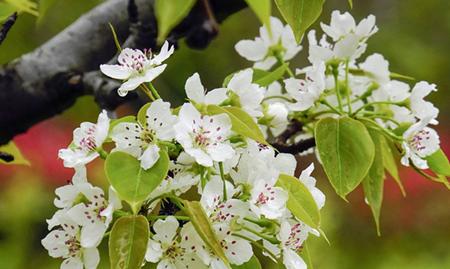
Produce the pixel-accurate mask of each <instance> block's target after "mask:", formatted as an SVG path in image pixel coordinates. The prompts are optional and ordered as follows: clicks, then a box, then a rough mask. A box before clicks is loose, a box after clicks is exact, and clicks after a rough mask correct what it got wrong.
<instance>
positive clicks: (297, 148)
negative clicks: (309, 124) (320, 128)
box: [272, 120, 316, 155]
mask: <svg viewBox="0 0 450 269" xmlns="http://www.w3.org/2000/svg"><path fill="white" fill-rule="evenodd" d="M302 129H303V124H302V123H301V122H299V121H297V120H292V121H291V122H290V124H289V125H288V127H287V128H286V130H285V131H284V132H283V133H281V134H280V135H279V136H278V137H276V139H275V141H274V143H272V146H273V147H274V148H276V149H277V150H278V151H280V152H283V153H291V154H294V155H295V154H299V153H302V152H304V151H307V150H308V149H311V148H313V147H315V146H316V141H315V139H314V137H311V138H308V139H304V140H300V141H298V142H296V143H293V144H289V143H288V140H290V139H291V138H293V137H294V136H295V135H296V134H298V133H300V132H301V131H302Z"/></svg>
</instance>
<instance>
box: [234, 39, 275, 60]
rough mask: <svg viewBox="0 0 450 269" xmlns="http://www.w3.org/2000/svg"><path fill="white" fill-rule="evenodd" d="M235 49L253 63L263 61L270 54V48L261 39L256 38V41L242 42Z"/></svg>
mask: <svg viewBox="0 0 450 269" xmlns="http://www.w3.org/2000/svg"><path fill="white" fill-rule="evenodd" d="M234 48H235V49H236V51H237V53H239V55H241V56H242V57H244V58H245V59H247V60H249V61H253V62H256V61H261V60H263V59H264V57H265V56H266V55H267V52H268V47H267V46H266V45H265V44H264V41H263V40H262V39H261V38H255V40H241V41H239V42H238V43H237V44H236V45H235V46H234Z"/></svg>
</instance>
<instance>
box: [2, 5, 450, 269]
mask: <svg viewBox="0 0 450 269" xmlns="http://www.w3.org/2000/svg"><path fill="white" fill-rule="evenodd" d="M100 2H101V1H98V0H77V1H73V0H72V1H68V0H56V4H55V5H53V6H52V7H51V8H50V9H48V10H47V11H46V12H45V16H44V17H43V18H39V19H37V18H36V17H33V16H31V15H27V14H22V15H21V16H20V18H19V20H18V22H17V24H16V25H15V26H14V27H13V29H12V31H11V32H10V34H9V37H8V38H7V40H6V41H5V42H4V43H3V44H2V46H1V47H0V64H3V63H7V62H9V61H11V60H13V59H14V58H16V57H19V56H20V55H22V54H24V53H26V52H28V51H30V50H32V49H33V48H35V47H37V46H38V45H39V44H41V43H43V42H45V41H46V40H48V39H49V38H51V37H52V36H53V35H55V34H56V33H58V32H59V31H61V30H62V29H64V28H65V27H66V26H67V25H68V24H70V23H71V22H72V21H74V20H76V19H77V18H78V17H79V16H80V15H82V14H83V13H84V12H86V11H88V10H89V9H91V8H92V7H94V6H95V5H96V4H98V3H100ZM353 2H354V8H353V10H352V14H353V15H354V16H355V18H356V19H357V20H358V21H359V20H360V19H362V18H363V17H365V16H367V15H368V14H374V15H376V16H377V25H378V26H379V28H380V31H379V32H378V33H377V34H376V35H375V36H373V37H372V38H371V39H370V41H369V48H368V51H367V53H366V55H369V53H373V52H379V53H382V54H383V55H385V57H386V58H387V59H389V61H390V63H391V65H390V69H391V70H392V71H394V72H397V73H401V74H405V75H410V76H412V77H415V78H417V79H419V80H427V81H430V82H433V83H436V84H437V85H438V88H439V92H438V93H434V94H432V95H431V96H430V97H429V99H430V100H431V101H433V102H434V103H435V104H436V106H438V107H439V108H440V110H441V113H440V116H439V121H440V125H439V127H438V129H439V133H440V136H441V141H442V144H443V148H444V151H445V152H446V153H447V155H449V154H450V142H449V141H450V131H449V130H450V123H449V118H450V113H449V111H450V106H449V96H450V94H449V90H450V76H449V74H450V54H449V52H448V49H449V48H450V1H448V0H427V1H423V0H364V1H363V0H354V1H353ZM324 7H325V8H324V11H323V13H322V16H321V18H320V20H321V21H325V22H327V23H328V22H329V20H330V14H331V11H332V10H334V9H340V10H342V11H343V10H348V6H347V1H346V0H328V1H326V3H325V6H324ZM275 15H277V14H276V13H275ZM258 27H259V23H258V20H257V19H256V17H255V16H254V15H253V14H252V13H251V12H250V11H249V10H244V11H241V12H239V13H237V14H235V15H233V16H232V17H230V18H229V19H228V20H227V21H225V23H224V24H223V25H222V26H221V29H220V34H219V36H218V38H217V39H215V40H214V41H213V42H212V44H211V45H210V46H209V47H208V48H207V49H206V50H203V51H195V50H192V49H189V48H188V47H186V45H185V44H184V43H183V42H180V49H179V50H178V51H177V52H176V53H175V55H174V56H172V57H171V58H170V59H169V61H168V68H167V71H166V72H165V73H164V74H163V75H162V76H161V77H160V78H158V80H157V81H156V83H155V85H156V87H157V88H158V89H160V92H161V95H162V96H163V97H164V98H166V99H168V100H171V101H173V102H175V103H180V102H182V100H183V98H184V94H183V86H184V81H185V80H186V78H187V77H188V76H190V75H191V74H192V73H194V72H199V73H200V75H201V77H202V80H203V81H204V83H205V85H206V86H207V87H208V88H213V87H216V86H219V85H220V84H221V83H222V80H223V78H224V77H225V76H226V75H228V74H229V73H231V72H233V71H235V70H237V69H241V68H244V67H246V66H248V65H249V63H248V62H245V60H243V59H241V58H240V57H239V56H238V55H237V53H236V52H235V51H234V49H233V46H234V44H235V43H236V42H237V41H238V40H239V39H243V38H253V37H254V36H255V35H256V34H257V32H258ZM313 28H316V29H318V28H319V26H318V23H315V24H314V25H313ZM99 38H101V37H99ZM79 42H89V40H80V41H79ZM305 46H306V44H305ZM306 51H307V50H306V49H304V50H303V52H302V53H300V55H299V56H298V57H297V58H296V60H295V61H294V62H293V65H292V66H299V67H301V66H303V65H304V64H305V63H306V57H305V55H306V53H305V52H306ZM68 53H70V52H68ZM98 112H99V108H98V107H97V106H96V104H95V103H94V101H93V99H92V97H82V98H80V99H79V100H78V102H77V103H76V105H75V106H73V107H72V108H71V109H70V110H68V111H66V112H64V113H63V114H62V115H60V116H57V117H55V118H53V119H50V120H47V121H45V122H42V123H40V124H38V125H36V126H34V127H33V128H32V129H30V130H29V131H28V132H27V133H25V134H23V135H20V136H17V137H16V138H15V139H14V141H15V142H16V143H17V145H18V146H19V147H20V148H21V149H22V151H23V153H24V155H25V156H26V157H27V158H28V159H29V160H30V161H31V166H30V167H24V166H16V167H11V166H4V165H0V268H1V269H3V268H5V269H6V268H8V269H22V268H29V267H30V266H32V267H33V268H34V269H41V268H59V263H60V261H58V260H53V259H51V258H50V257H48V256H47V253H46V252H45V250H44V249H43V248H42V246H41V244H40V240H41V239H42V238H43V237H44V236H45V235H46V233H47V231H46V224H45V218H49V217H50V216H51V215H52V213H53V212H54V210H55V209H54V207H53V205H52V201H53V199H54V194H53V191H54V189H55V188H56V187H58V186H61V185H63V184H65V183H66V181H67V180H68V179H70V178H71V176H72V171H71V170H70V169H65V168H64V167H63V166H62V161H61V160H59V159H58V158H57V151H58V149H60V148H62V147H65V146H67V145H68V144H69V143H70V140H71V137H72V130H73V129H74V128H76V127H77V126H78V125H79V124H80V122H82V121H94V122H95V120H96V117H97V115H98ZM118 113H119V114H126V113H131V108H130V107H127V106H123V107H121V108H119V110H118ZM311 161H314V159H312V158H302V159H300V165H301V166H302V167H306V166H307V165H308V164H309V163H310V162H311ZM316 167H320V166H319V165H316ZM89 173H90V174H89V178H90V180H91V181H93V182H94V183H95V184H98V185H100V186H105V185H106V179H105V177H104V175H103V169H102V163H101V161H98V162H94V163H93V164H91V165H90V167H89ZM315 175H316V176H317V178H318V185H319V187H320V188H321V189H323V190H324V192H325V193H326V194H327V204H326V206H325V208H324V209H323V210H322V216H323V218H324V220H323V229H324V230H325V232H326V233H327V235H328V237H329V239H330V241H331V246H328V244H327V243H326V242H325V241H324V240H322V239H314V240H312V242H311V255H312V259H313V262H314V265H315V268H336V269H347V268H350V269H351V268H367V269H375V268H377V269H391V268H410V269H422V268H423V269H442V268H450V248H449V246H450V245H449V242H450V210H449V209H450V193H449V191H448V190H446V189H445V188H444V187H443V186H442V185H439V184H437V183H433V182H429V181H427V180H426V179H423V178H420V177H419V176H417V175H416V174H415V173H414V172H412V171H409V170H407V169H404V170H402V178H403V180H404V185H405V188H406V191H407V196H406V197H402V195H401V193H400V191H399V189H398V187H397V186H396V185H395V184H394V183H393V181H392V180H391V179H389V178H388V179H387V180H386V183H385V200H384V205H383V209H382V213H381V228H382V236H381V237H378V236H377V235H376V231H375V226H374V223H373V220H372V216H371V213H370V210H369V208H368V207H367V206H366V205H365V203H364V201H363V195H362V191H361V190H360V189H358V190H356V191H355V192H354V193H352V194H351V195H350V197H349V201H350V203H346V202H344V201H343V200H341V199H339V198H338V197H337V195H336V194H335V193H334V192H333V190H332V189H331V187H330V185H329V183H328V182H327V180H326V179H325V178H324V176H323V172H322V171H320V169H317V170H316V172H315ZM102 248H103V249H106V245H105V244H103V245H102ZM103 257H104V259H103V262H102V263H101V268H108V263H107V258H106V255H105V256H103Z"/></svg>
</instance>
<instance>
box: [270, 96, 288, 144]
mask: <svg viewBox="0 0 450 269" xmlns="http://www.w3.org/2000/svg"><path fill="white" fill-rule="evenodd" d="M265 114H266V115H265V116H266V117H267V118H268V120H269V122H268V124H267V125H268V127H269V128H270V131H271V132H272V134H273V135H274V136H278V135H280V134H281V133H282V132H283V131H284V130H285V129H286V127H287V126H288V124H289V121H288V115H289V109H288V107H287V106H286V105H285V104H283V103H280V102H275V103H271V104H269V105H268V106H267V110H266V111H265Z"/></svg>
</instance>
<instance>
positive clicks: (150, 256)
mask: <svg viewBox="0 0 450 269" xmlns="http://www.w3.org/2000/svg"><path fill="white" fill-rule="evenodd" d="M162 255H163V251H162V249H161V244H160V243H158V242H156V241H154V240H151V239H150V240H148V244H147V251H146V252H145V260H146V261H148V262H152V263H156V262H158V261H159V259H161V257H162Z"/></svg>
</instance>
